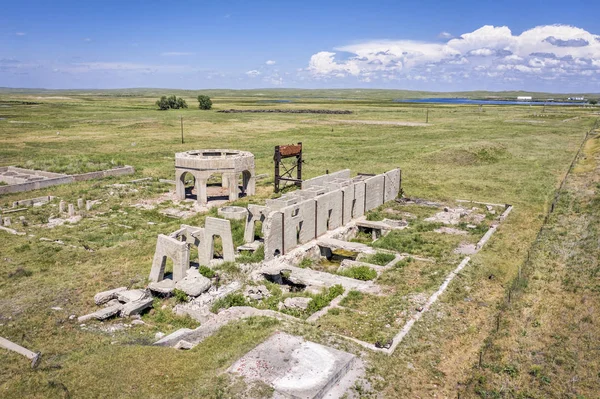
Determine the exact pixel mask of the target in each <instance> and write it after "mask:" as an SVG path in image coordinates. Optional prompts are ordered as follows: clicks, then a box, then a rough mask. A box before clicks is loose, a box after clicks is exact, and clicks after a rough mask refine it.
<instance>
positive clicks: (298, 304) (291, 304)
mask: <svg viewBox="0 0 600 399" xmlns="http://www.w3.org/2000/svg"><path fill="white" fill-rule="evenodd" d="M310 301H311V298H308V297H302V296H297V297H292V298H286V299H285V301H283V304H282V306H281V307H282V308H285V309H291V310H306V309H307V308H308V304H309V303H310Z"/></svg>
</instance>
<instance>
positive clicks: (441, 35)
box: [438, 32, 454, 39]
mask: <svg viewBox="0 0 600 399" xmlns="http://www.w3.org/2000/svg"><path fill="white" fill-rule="evenodd" d="M438 37H439V38H440V39H452V38H453V37H454V36H452V34H451V33H448V32H440V33H439V35H438Z"/></svg>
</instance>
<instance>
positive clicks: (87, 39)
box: [83, 37, 92, 42]
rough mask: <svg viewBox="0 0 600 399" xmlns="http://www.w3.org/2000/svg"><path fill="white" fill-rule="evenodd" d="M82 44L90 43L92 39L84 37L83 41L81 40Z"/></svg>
mask: <svg viewBox="0 0 600 399" xmlns="http://www.w3.org/2000/svg"><path fill="white" fill-rule="evenodd" d="M83 41H84V42H91V41H92V39H90V38H89V37H86V38H85V39H83Z"/></svg>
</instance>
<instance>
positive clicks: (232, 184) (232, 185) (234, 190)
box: [223, 173, 238, 201]
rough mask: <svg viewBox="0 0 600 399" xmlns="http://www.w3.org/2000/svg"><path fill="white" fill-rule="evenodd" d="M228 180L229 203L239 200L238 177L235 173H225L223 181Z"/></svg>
mask: <svg viewBox="0 0 600 399" xmlns="http://www.w3.org/2000/svg"><path fill="white" fill-rule="evenodd" d="M225 180H228V182H229V183H228V187H229V201H235V200H236V199H238V185H237V175H236V174H235V173H223V181H225Z"/></svg>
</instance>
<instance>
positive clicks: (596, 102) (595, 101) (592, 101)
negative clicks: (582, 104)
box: [590, 100, 598, 105]
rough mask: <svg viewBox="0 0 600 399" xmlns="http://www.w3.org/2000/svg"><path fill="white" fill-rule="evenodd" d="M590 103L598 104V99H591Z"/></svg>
mask: <svg viewBox="0 0 600 399" xmlns="http://www.w3.org/2000/svg"><path fill="white" fill-rule="evenodd" d="M590 104H591V105H596V104H598V100H590Z"/></svg>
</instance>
